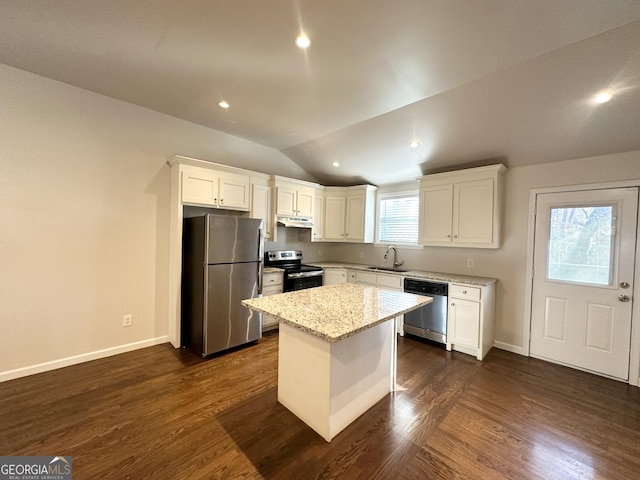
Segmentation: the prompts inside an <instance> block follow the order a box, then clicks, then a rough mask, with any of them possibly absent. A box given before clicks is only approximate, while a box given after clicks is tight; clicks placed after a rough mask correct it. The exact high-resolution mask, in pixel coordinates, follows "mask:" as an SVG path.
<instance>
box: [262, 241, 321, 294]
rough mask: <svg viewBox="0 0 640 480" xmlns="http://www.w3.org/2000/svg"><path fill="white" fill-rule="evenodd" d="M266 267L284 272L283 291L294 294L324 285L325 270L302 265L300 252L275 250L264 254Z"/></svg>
mask: <svg viewBox="0 0 640 480" xmlns="http://www.w3.org/2000/svg"><path fill="white" fill-rule="evenodd" d="M264 265H265V267H276V268H282V269H283V270H284V282H283V287H282V291H283V292H293V291H294V290H302V289H304V288H311V287H319V286H321V285H322V276H323V274H324V270H323V269H322V267H314V266H311V265H305V264H303V263H302V252H301V251H300V250H274V251H271V252H266V253H265V254H264Z"/></svg>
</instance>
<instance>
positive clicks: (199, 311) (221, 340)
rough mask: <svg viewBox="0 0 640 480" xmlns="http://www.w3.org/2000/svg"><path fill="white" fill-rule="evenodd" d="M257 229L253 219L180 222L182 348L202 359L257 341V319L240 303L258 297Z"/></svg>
mask: <svg viewBox="0 0 640 480" xmlns="http://www.w3.org/2000/svg"><path fill="white" fill-rule="evenodd" d="M261 229H262V220H260V219H254V218H243V217H231V216H222V215H204V216H199V217H194V218H187V219H185V220H184V229H183V245H182V246H183V249H182V252H183V254H182V303H181V305H182V312H181V325H182V331H181V333H182V345H183V346H187V347H189V348H191V349H192V350H193V351H195V352H196V353H198V354H199V355H201V356H202V357H206V356H207V355H211V354H212V353H216V352H220V351H222V350H226V349H228V348H231V347H235V346H238V345H242V344H245V343H249V342H252V341H255V340H258V339H259V338H260V337H262V315H261V314H259V313H256V312H253V311H251V310H249V309H248V308H247V307H244V306H243V305H241V304H240V300H243V299H245V298H253V297H257V296H258V294H259V292H260V281H261V276H262V249H263V240H262V230H261Z"/></svg>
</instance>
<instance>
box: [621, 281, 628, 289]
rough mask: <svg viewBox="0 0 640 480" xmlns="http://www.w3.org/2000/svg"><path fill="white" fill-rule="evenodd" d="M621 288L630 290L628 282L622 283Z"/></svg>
mask: <svg viewBox="0 0 640 480" xmlns="http://www.w3.org/2000/svg"><path fill="white" fill-rule="evenodd" d="M620 288H629V284H628V283H627V282H620Z"/></svg>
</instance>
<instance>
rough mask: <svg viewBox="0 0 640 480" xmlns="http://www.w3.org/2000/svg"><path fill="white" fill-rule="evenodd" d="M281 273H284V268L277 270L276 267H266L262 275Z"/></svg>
mask: <svg viewBox="0 0 640 480" xmlns="http://www.w3.org/2000/svg"><path fill="white" fill-rule="evenodd" d="M280 272H284V270H283V269H282V268H276V267H264V268H263V269H262V273H280Z"/></svg>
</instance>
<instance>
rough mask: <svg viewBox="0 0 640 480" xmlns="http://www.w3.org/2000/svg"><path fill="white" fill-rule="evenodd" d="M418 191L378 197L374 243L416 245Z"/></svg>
mask: <svg viewBox="0 0 640 480" xmlns="http://www.w3.org/2000/svg"><path fill="white" fill-rule="evenodd" d="M418 210H419V197H418V191H417V190H416V191H410V192H398V193H385V194H379V195H378V233H377V238H376V243H392V244H394V245H395V244H405V245H417V244H418Z"/></svg>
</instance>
